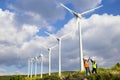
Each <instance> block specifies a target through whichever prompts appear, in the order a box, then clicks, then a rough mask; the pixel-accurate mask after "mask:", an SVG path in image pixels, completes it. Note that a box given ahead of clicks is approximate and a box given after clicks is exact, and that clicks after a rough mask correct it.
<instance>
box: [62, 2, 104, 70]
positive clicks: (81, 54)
mask: <svg viewBox="0 0 120 80" xmlns="http://www.w3.org/2000/svg"><path fill="white" fill-rule="evenodd" d="M60 5H61V6H62V7H64V8H65V9H67V10H68V11H69V12H70V13H71V14H73V15H74V16H75V17H76V18H77V27H78V34H79V49H80V50H79V54H80V62H81V63H80V70H81V71H83V70H84V66H83V51H82V35H81V26H80V19H81V18H82V16H83V15H84V14H87V13H89V12H92V11H94V10H96V9H98V8H100V7H102V5H101V6H99V7H96V8H93V9H90V10H88V11H85V12H82V13H77V12H75V11H73V10H71V9H69V8H68V7H66V6H65V5H64V4H62V3H60Z"/></svg>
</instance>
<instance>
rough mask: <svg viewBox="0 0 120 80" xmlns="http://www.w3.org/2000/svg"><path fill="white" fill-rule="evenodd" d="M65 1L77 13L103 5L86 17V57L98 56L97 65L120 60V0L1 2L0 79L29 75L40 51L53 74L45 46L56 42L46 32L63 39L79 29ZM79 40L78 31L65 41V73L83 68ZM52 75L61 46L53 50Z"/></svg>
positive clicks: (45, 66) (84, 34)
mask: <svg viewBox="0 0 120 80" xmlns="http://www.w3.org/2000/svg"><path fill="white" fill-rule="evenodd" d="M60 2H62V3H63V4H65V5H66V6H67V7H69V8H71V9H72V10H74V11H76V12H78V13H81V12H84V11H86V10H89V9H92V8H95V7H97V6H100V5H103V7H101V8H99V9H97V10H95V11H94V12H91V13H89V14H86V15H83V17H82V19H81V27H82V41H83V55H84V57H92V58H94V59H95V60H96V61H97V63H98V67H106V68H108V67H112V66H113V65H114V64H116V63H117V62H120V28H119V27H120V5H119V3H120V1H119V0H0V75H11V74H27V61H28V59H29V58H32V57H35V56H38V55H39V54H40V53H43V55H44V72H45V73H47V72H48V51H47V49H45V48H44V47H43V46H46V47H48V48H50V47H52V46H54V45H56V44H57V41H56V40H55V39H53V38H51V37H50V36H48V35H47V34H46V33H45V31H47V32H49V33H51V34H53V35H55V36H57V37H61V36H63V35H65V34H68V33H70V32H73V31H75V28H76V27H77V26H76V18H75V17H74V16H73V15H72V14H70V13H69V12H68V11H67V10H65V9H64V8H63V7H61V6H60V5H59V3H60ZM78 40H79V39H78V35H77V31H76V33H75V34H71V35H68V36H67V37H65V38H63V39H62V71H73V70H79V69H80V64H79V48H78ZM38 67H39V66H38ZM38 71H39V70H38ZM52 71H58V47H56V48H54V49H53V50H52ZM38 73H39V72H38Z"/></svg>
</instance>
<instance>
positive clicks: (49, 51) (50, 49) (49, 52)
mask: <svg viewBox="0 0 120 80" xmlns="http://www.w3.org/2000/svg"><path fill="white" fill-rule="evenodd" d="M43 47H44V48H46V49H48V54H49V76H50V75H51V51H52V49H54V48H55V47H57V45H55V46H53V47H50V48H47V47H46V46H43Z"/></svg>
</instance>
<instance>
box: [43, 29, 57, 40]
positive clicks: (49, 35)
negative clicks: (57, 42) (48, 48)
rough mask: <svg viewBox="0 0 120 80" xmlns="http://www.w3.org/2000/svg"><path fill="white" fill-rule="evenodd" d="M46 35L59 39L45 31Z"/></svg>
mask: <svg viewBox="0 0 120 80" xmlns="http://www.w3.org/2000/svg"><path fill="white" fill-rule="evenodd" d="M45 33H46V34H47V35H49V36H51V37H52V38H54V39H57V37H55V36H54V35H52V34H50V33H49V32H46V31H45Z"/></svg>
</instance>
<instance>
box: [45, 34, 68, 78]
mask: <svg viewBox="0 0 120 80" xmlns="http://www.w3.org/2000/svg"><path fill="white" fill-rule="evenodd" d="M45 33H46V34H47V35H49V36H51V37H52V38H54V39H56V40H57V41H58V54H59V76H61V40H62V39H63V38H65V37H66V36H68V35H70V33H68V34H66V35H63V36H62V37H56V36H54V35H52V34H50V33H48V32H45Z"/></svg>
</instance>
